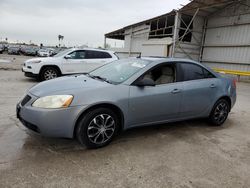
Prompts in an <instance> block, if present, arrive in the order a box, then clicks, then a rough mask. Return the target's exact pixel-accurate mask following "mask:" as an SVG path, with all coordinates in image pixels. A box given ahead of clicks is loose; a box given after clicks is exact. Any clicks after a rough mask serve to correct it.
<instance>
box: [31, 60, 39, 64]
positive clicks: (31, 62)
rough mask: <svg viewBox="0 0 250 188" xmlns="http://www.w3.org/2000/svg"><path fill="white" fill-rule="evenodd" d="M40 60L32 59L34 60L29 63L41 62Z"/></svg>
mask: <svg viewBox="0 0 250 188" xmlns="http://www.w3.org/2000/svg"><path fill="white" fill-rule="evenodd" d="M41 62H42V61H41V60H34V61H30V62H29V63H41Z"/></svg>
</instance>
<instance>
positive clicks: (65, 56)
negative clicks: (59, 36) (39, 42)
mask: <svg viewBox="0 0 250 188" xmlns="http://www.w3.org/2000/svg"><path fill="white" fill-rule="evenodd" d="M39 53H40V52H38V54H39ZM117 59H118V57H117V56H116V55H115V53H114V52H112V51H107V50H99V49H90V48H85V49H75V48H73V49H67V50H64V51H62V52H60V53H58V54H57V55H55V56H54V57H47V58H34V59H30V60H27V61H25V63H24V65H23V68H22V70H23V72H24V74H25V76H27V77H35V78H38V79H40V80H50V79H53V78H57V77H59V76H62V75H69V74H78V73H88V72H90V71H92V70H94V69H96V68H98V67H101V66H103V65H105V64H107V63H110V62H112V61H115V60H117Z"/></svg>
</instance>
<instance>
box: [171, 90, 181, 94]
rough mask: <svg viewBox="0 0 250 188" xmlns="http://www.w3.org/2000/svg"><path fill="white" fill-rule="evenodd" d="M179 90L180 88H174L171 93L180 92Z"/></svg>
mask: <svg viewBox="0 0 250 188" xmlns="http://www.w3.org/2000/svg"><path fill="white" fill-rule="evenodd" d="M180 92H181V90H180V89H174V90H173V91H172V93H173V94H177V93H180Z"/></svg>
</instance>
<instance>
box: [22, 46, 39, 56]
mask: <svg viewBox="0 0 250 188" xmlns="http://www.w3.org/2000/svg"><path fill="white" fill-rule="evenodd" d="M38 50H39V47H26V48H24V51H23V53H24V54H25V55H29V56H36V55H37V52H38Z"/></svg>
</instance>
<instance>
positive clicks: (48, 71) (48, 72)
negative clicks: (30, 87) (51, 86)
mask: <svg viewBox="0 0 250 188" xmlns="http://www.w3.org/2000/svg"><path fill="white" fill-rule="evenodd" d="M59 76H60V72H59V71H58V69H57V68H54V67H45V68H43V69H42V71H41V73H40V75H39V77H40V80H41V81H45V80H51V79H54V78H57V77H59Z"/></svg>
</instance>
